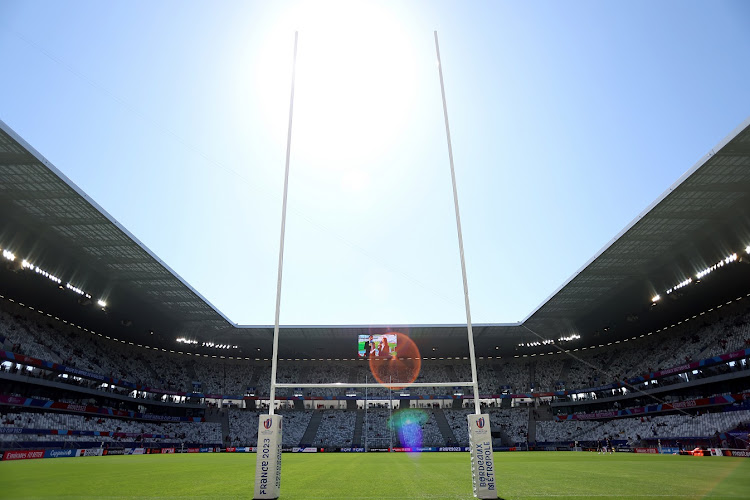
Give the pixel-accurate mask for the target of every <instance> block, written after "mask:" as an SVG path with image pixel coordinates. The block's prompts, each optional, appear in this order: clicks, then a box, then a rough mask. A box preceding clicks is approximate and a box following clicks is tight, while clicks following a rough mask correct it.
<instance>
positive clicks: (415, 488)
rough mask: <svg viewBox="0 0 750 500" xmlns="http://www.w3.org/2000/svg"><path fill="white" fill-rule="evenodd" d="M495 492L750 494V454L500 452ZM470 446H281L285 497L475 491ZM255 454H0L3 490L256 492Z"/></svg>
mask: <svg viewBox="0 0 750 500" xmlns="http://www.w3.org/2000/svg"><path fill="white" fill-rule="evenodd" d="M495 461H496V471H497V479H498V486H499V491H498V493H499V495H500V497H502V498H505V499H508V500H510V499H531V498H548V497H553V498H556V499H563V498H576V499H581V498H597V497H599V498H604V497H606V498H638V499H644V498H655V499H660V500H663V499H668V498H680V499H685V498H695V499H698V498H750V459H746V458H733V457H704V458H699V457H688V456H672V455H634V454H629V453H619V454H614V455H597V454H596V453H588V452H579V453H576V452H530V453H521V452H514V453H495ZM469 467H470V466H469V455H468V453H423V454H421V455H416V456H410V455H408V454H404V453H367V454H365V453H361V454H360V453H331V454H320V453H319V454H303V453H296V454H293V453H285V454H284V455H283V458H282V482H281V498H282V499H284V500H286V499H289V500H292V499H326V500H335V499H368V500H375V499H384V500H389V499H394V500H395V499H411V498H416V499H419V498H425V499H442V498H446V499H470V498H473V497H472V493H471V477H470V472H469ZM254 472H255V454H251V453H221V454H214V453H210V454H209V453H201V454H198V453H196V454H184V455H140V456H138V455H136V456H114V457H81V458H58V459H44V460H21V461H9V462H0V498H143V497H158V498H176V497H195V498H252V495H253V478H254Z"/></svg>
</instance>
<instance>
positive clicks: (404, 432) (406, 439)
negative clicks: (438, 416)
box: [388, 408, 429, 452]
mask: <svg viewBox="0 0 750 500" xmlns="http://www.w3.org/2000/svg"><path fill="white" fill-rule="evenodd" d="M428 418H429V416H428V415H427V413H425V412H424V411H422V410H417V409H414V408H408V409H404V410H399V411H397V412H396V413H394V414H393V415H392V416H391V418H390V419H388V428H389V429H391V430H392V431H394V432H396V433H397V434H398V438H399V440H400V441H401V445H402V446H404V447H405V448H411V449H412V451H413V452H414V451H416V450H417V449H418V448H420V447H422V426H423V425H424V424H425V423H427V419H428Z"/></svg>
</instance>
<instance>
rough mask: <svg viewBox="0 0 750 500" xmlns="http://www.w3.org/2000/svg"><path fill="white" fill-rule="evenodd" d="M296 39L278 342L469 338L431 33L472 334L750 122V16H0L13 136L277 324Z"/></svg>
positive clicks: (10, 10)
mask: <svg viewBox="0 0 750 500" xmlns="http://www.w3.org/2000/svg"><path fill="white" fill-rule="evenodd" d="M295 30H299V56H298V66H297V80H296V92H297V94H296V100H295V116H294V130H293V137H292V156H291V174H290V187H289V214H288V221H287V242H286V254H285V270H284V283H283V292H282V308H281V323H282V324H305V325H313V324H403V323H463V322H465V315H464V309H463V295H462V288H461V272H460V266H459V259H458V246H457V239H456V229H455V220H454V216H453V202H452V195H451V186H450V175H449V166H448V157H447V147H446V141H445V133H444V128H443V118H442V108H441V100H440V87H439V81H438V73H437V67H436V64H435V60H436V58H435V49H434V42H433V35H432V33H433V30H438V32H439V35H440V43H441V55H442V60H443V70H444V77H445V84H446V94H447V101H448V111H449V116H450V120H451V132H452V137H453V149H454V156H455V164H456V174H457V182H458V193H459V201H460V204H461V215H462V224H463V230H464V240H465V251H466V261H467V270H468V282H469V293H470V298H471V305H472V319H473V321H474V322H477V323H483V322H514V321H519V320H521V319H523V318H524V317H526V316H527V315H528V314H529V313H531V312H532V311H533V310H534V309H535V308H536V307H538V306H539V305H541V303H542V302H543V301H544V300H545V299H546V298H547V297H548V296H549V295H550V294H552V293H553V292H554V291H555V290H556V289H557V288H558V287H559V286H560V285H561V284H563V283H564V282H565V280H566V279H568V278H569V277H570V276H571V275H572V274H573V273H574V272H576V271H577V270H578V269H579V268H580V267H581V266H583V265H584V264H585V263H586V262H587V261H588V260H589V259H590V258H591V257H592V256H593V255H594V254H595V253H596V252H597V251H598V250H599V249H601V248H602V247H603V246H604V245H605V244H607V242H608V241H609V240H610V239H611V238H612V237H614V236H615V235H616V234H617V233H618V232H619V231H620V230H621V229H622V228H623V227H624V226H625V225H626V224H628V223H629V222H630V221H631V220H632V219H633V218H634V217H635V216H636V215H637V214H638V213H639V212H640V211H642V210H643V209H644V208H645V207H647V206H648V205H649V203H651V202H652V201H653V200H654V199H655V198H656V197H657V196H658V195H659V194H661V193H662V192H663V191H664V190H665V189H667V188H668V187H669V186H670V185H671V184H672V183H673V182H674V181H675V180H676V179H677V178H678V177H679V176H680V175H681V174H682V173H683V172H685V171H686V170H687V169H688V168H690V167H691V166H692V165H693V164H694V163H695V162H696V161H697V160H698V159H699V158H700V157H701V156H702V155H703V154H705V153H706V152H707V151H708V150H710V149H711V148H712V147H713V146H714V145H715V144H716V143H717V142H718V141H719V140H721V139H722V138H723V137H724V136H726V135H727V134H728V133H730V132H731V131H732V130H733V129H734V128H735V127H736V126H737V125H739V124H740V123H741V122H742V121H743V120H744V119H746V118H747V117H748V115H750V93H748V91H747V88H748V82H749V81H750V65H749V64H747V57H748V56H747V55H748V54H750V4H748V3H747V2H743V1H735V2H726V1H725V2H720V1H714V2H684V1H680V2H564V3H563V2H461V3H458V2H416V1H414V2H378V3H356V2H250V1H244V2H211V3H209V2H176V1H168V2H158V3H157V2H145V1H140V2H118V3H104V2H93V1H92V2H83V1H68V2H53V1H35V2H28V1H12V0H5V1H3V2H2V3H0V58H1V60H2V68H3V71H2V77H0V99H1V101H0V119H2V120H4V121H5V122H6V123H7V124H8V125H10V126H11V127H12V128H13V129H14V130H16V132H18V133H19V134H20V135H21V136H22V137H23V138H24V139H26V140H27V141H28V142H29V143H30V144H31V145H32V146H34V147H35V148H36V149H38V150H39V151H40V152H41V153H42V154H43V155H45V156H46V157H47V158H48V159H49V160H50V161H52V162H53V163H54V164H55V165H56V166H57V167H58V168H59V169H60V170H61V171H62V172H63V173H65V175H67V176H68V177H69V178H70V179H72V180H73V182H75V183H76V184H77V185H78V186H80V187H81V188H82V189H83V190H84V191H85V192H86V193H88V194H89V195H90V196H91V197H92V198H93V199H94V200H96V201H97V202H98V203H99V204H100V205H101V206H102V207H104V209H105V210H107V211H108V212H109V213H110V214H111V215H112V216H114V217H115V218H116V219H117V220H118V221H119V222H121V223H122V224H123V225H124V226H125V227H127V228H128V229H129V231H130V232H131V233H132V234H134V235H135V236H136V237H137V238H139V239H140V240H141V241H142V242H143V243H144V244H145V245H146V246H148V247H149V248H150V249H151V250H152V251H153V252H155V253H156V254H157V255H158V256H159V257H160V258H161V259H163V260H164V261H165V262H166V263H167V264H168V265H169V266H170V267H171V268H172V269H174V270H175V271H176V272H177V273H178V274H180V275H181V276H182V277H183V278H184V279H186V280H187V281H188V282H189V283H190V284H191V285H192V286H193V287H194V288H195V289H196V290H197V291H199V292H200V293H201V294H202V295H204V296H205V297H206V298H207V299H208V300H209V301H210V302H212V303H213V304H214V305H215V306H216V307H217V308H218V309H219V310H221V311H222V312H223V313H225V314H226V315H227V316H228V317H229V318H230V319H231V320H232V321H234V322H237V323H240V324H272V323H273V313H274V300H275V291H276V265H277V258H278V239H279V223H280V212H281V195H282V181H283V167H284V153H285V141H286V124H287V116H288V105H289V86H290V76H291V62H292V45H293V39H294V31H295ZM81 285H82V286H85V284H81ZM649 299H650V298H649V297H644V301H648V300H649ZM111 306H112V307H116V305H115V304H112V305H111Z"/></svg>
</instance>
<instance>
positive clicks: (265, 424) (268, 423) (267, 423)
mask: <svg viewBox="0 0 750 500" xmlns="http://www.w3.org/2000/svg"><path fill="white" fill-rule="evenodd" d="M272 425H273V420H271V419H270V418H267V419H265V420H264V421H263V427H265V428H266V429H270V428H271V426H272Z"/></svg>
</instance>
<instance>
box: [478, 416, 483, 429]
mask: <svg viewBox="0 0 750 500" xmlns="http://www.w3.org/2000/svg"><path fill="white" fill-rule="evenodd" d="M482 427H484V417H481V418H479V419H477V429H481V428H482Z"/></svg>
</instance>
